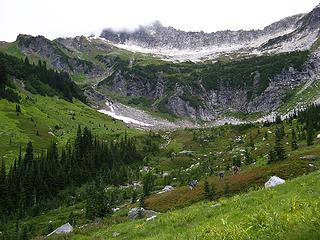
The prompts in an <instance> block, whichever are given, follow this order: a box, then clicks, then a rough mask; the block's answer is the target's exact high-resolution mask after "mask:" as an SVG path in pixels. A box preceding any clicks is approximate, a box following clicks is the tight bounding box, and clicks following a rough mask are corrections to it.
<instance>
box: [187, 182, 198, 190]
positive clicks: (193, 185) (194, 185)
mask: <svg viewBox="0 0 320 240" xmlns="http://www.w3.org/2000/svg"><path fill="white" fill-rule="evenodd" d="M197 185H198V181H197V180H191V181H190V182H189V183H188V186H189V188H190V189H191V190H192V189H194V188H195V187H196V186H197Z"/></svg>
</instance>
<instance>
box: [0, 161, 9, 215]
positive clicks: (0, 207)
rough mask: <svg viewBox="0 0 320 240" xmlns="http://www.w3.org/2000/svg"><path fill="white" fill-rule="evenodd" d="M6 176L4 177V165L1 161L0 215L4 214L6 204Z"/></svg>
mask: <svg viewBox="0 0 320 240" xmlns="http://www.w3.org/2000/svg"><path fill="white" fill-rule="evenodd" d="M7 190H8V189H7V176H6V165H5V162H4V160H3V159H2V160H1V169H0V196H1V197H0V213H4V212H5V210H6V203H7V193H8V192H7Z"/></svg>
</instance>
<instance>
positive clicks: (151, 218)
mask: <svg viewBox="0 0 320 240" xmlns="http://www.w3.org/2000/svg"><path fill="white" fill-rule="evenodd" d="M156 217H157V215H153V216H151V217H148V218H147V219H146V221H147V222H149V221H151V220H153V219H155V218H156Z"/></svg>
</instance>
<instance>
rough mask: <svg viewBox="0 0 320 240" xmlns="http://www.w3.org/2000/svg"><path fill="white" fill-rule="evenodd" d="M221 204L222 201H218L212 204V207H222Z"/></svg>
mask: <svg viewBox="0 0 320 240" xmlns="http://www.w3.org/2000/svg"><path fill="white" fill-rule="evenodd" d="M221 206H222V204H221V203H216V204H213V205H211V207H212V208H216V207H221Z"/></svg>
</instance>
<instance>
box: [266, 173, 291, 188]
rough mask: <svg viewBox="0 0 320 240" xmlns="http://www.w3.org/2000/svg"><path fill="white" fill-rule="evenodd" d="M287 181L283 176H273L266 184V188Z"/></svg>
mask: <svg viewBox="0 0 320 240" xmlns="http://www.w3.org/2000/svg"><path fill="white" fill-rule="evenodd" d="M285 182H286V181H285V180H284V179H282V178H279V177H277V176H272V177H271V178H270V179H269V181H268V182H266V183H265V184H264V186H265V188H272V187H275V186H277V185H281V184H284V183H285Z"/></svg>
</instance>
